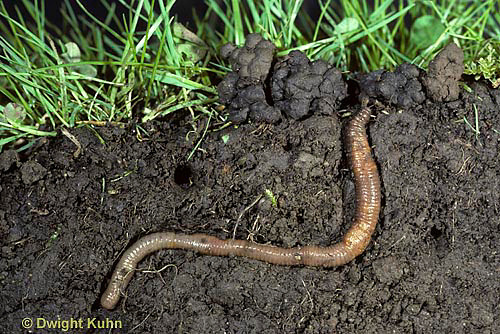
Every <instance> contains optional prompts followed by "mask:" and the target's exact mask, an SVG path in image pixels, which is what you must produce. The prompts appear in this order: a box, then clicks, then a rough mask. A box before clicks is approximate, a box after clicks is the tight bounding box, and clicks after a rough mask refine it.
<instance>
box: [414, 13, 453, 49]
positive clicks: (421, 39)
mask: <svg viewBox="0 0 500 334" xmlns="http://www.w3.org/2000/svg"><path fill="white" fill-rule="evenodd" d="M444 29H445V27H444V25H443V24H442V23H441V21H440V20H439V19H437V18H435V17H434V16H431V15H424V16H421V17H419V18H418V19H416V20H415V23H413V26H412V27H411V32H410V43H412V44H413V45H414V46H415V47H416V48H417V49H425V48H427V47H428V46H430V45H432V44H433V43H434V42H435V41H437V39H438V38H439V36H441V34H442V33H443V31H444Z"/></svg>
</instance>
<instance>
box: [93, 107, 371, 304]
mask: <svg viewBox="0 0 500 334" xmlns="http://www.w3.org/2000/svg"><path fill="white" fill-rule="evenodd" d="M369 119H370V110H369V109H368V108H363V109H362V110H361V111H360V112H359V113H357V114H356V115H355V116H354V117H353V118H352V119H351V120H350V121H349V123H348V125H347V127H346V132H345V137H346V146H347V152H348V153H347V154H348V158H349V164H350V167H351V169H352V171H353V173H354V182H355V189H356V190H355V192H356V213H355V218H354V223H353V225H352V226H351V228H350V229H349V230H348V231H347V233H346V234H345V235H344V237H343V239H342V240H341V241H340V242H339V243H337V244H334V245H332V246H329V247H318V246H304V247H295V248H281V247H274V246H271V245H260V244H256V243H253V242H249V241H246V240H234V239H229V240H221V239H218V238H216V237H213V236H209V235H207V234H192V235H185V234H177V233H173V232H160V233H153V234H149V235H146V236H144V237H142V238H141V239H139V240H138V241H137V242H135V243H134V244H133V245H132V246H131V247H130V248H128V249H127V250H126V251H125V253H124V254H123V255H122V257H121V259H120V261H119V262H118V264H117V265H116V268H115V271H114V272H113V275H112V277H111V281H110V282H109V285H108V287H107V288H106V290H105V291H104V294H103V295H102V297H101V305H102V307H104V308H106V309H113V308H114V307H115V306H116V304H117V303H118V300H119V299H120V294H121V293H122V292H123V291H124V290H125V288H126V287H127V284H128V283H129V281H130V279H131V278H132V276H133V274H134V271H135V269H136V267H137V264H138V263H139V262H140V261H141V260H142V259H143V258H144V257H145V256H146V255H148V254H150V253H152V252H155V251H157V250H159V249H163V248H172V249H174V248H177V249H188V250H194V251H197V252H199V253H202V254H208V255H213V256H225V255H234V256H244V257H247V258H251V259H256V260H260V261H265V262H269V263H273V264H278V265H306V266H323V267H333V266H339V265H342V264H345V263H347V262H349V261H351V260H353V259H354V258H355V257H356V256H358V255H359V254H361V253H362V252H363V251H364V250H365V248H366V247H367V246H368V244H369V242H370V238H371V235H372V233H373V231H374V230H375V226H376V224H377V220H378V215H379V212H380V180H379V176H378V172H377V165H376V164H375V162H374V160H373V158H372V156H371V150H370V146H369V144H368V139H367V136H366V131H365V126H366V124H367V122H368V121H369Z"/></svg>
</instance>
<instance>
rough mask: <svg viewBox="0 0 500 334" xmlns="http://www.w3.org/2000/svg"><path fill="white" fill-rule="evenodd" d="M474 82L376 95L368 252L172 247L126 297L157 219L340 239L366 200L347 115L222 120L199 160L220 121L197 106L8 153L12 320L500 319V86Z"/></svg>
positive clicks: (302, 241) (346, 325)
mask: <svg viewBox="0 0 500 334" xmlns="http://www.w3.org/2000/svg"><path fill="white" fill-rule="evenodd" d="M470 87H471V88H472V93H467V92H466V91H465V90H463V89H462V90H461V93H460V99H459V100H457V101H453V102H439V103H433V102H430V101H428V100H426V101H424V102H423V103H421V104H418V105H416V106H415V107H413V108H408V109H406V110H403V111H402V110H400V109H398V108H396V107H392V106H391V105H385V106H384V105H383V104H378V105H374V106H372V108H373V110H374V111H376V114H377V117H376V118H375V120H374V121H372V122H371V123H370V124H369V127H368V132H369V138H370V141H371V143H372V145H373V151H374V155H375V158H376V161H377V163H378V166H379V171H380V176H381V180H382V187H383V191H382V193H383V208H382V214H381V217H380V223H379V225H378V227H377V231H376V232H375V235H374V237H373V241H372V243H371V245H370V246H369V247H368V249H367V250H366V251H365V253H364V254H362V255H361V256H360V257H358V258H357V259H356V260H355V261H353V262H351V263H349V264H347V265H344V266H341V267H338V268H333V269H323V268H311V267H281V266H275V265H270V264H267V263H262V262H258V261H254V260H248V259H245V258H234V257H211V256H204V255H199V254H196V253H193V252H190V251H175V250H163V251H159V252H157V253H155V254H153V255H151V256H149V257H147V258H146V259H145V260H144V261H142V262H141V263H140V265H139V267H140V268H141V270H147V271H148V272H138V273H136V275H135V277H134V278H133V279H132V281H131V283H130V285H129V287H128V288H127V290H126V294H127V295H128V297H127V298H124V299H122V300H121V302H120V304H119V306H118V307H117V309H116V310H115V311H112V312H109V311H105V310H103V309H102V308H100V306H99V304H98V300H99V297H100V294H101V293H102V291H103V289H104V288H105V285H106V283H107V280H108V279H109V277H110V274H111V271H112V269H113V266H114V264H116V261H117V259H118V257H119V256H120V254H121V252H122V251H123V250H124V249H125V248H126V247H127V246H128V245H130V244H131V243H132V242H133V241H135V240H137V238H139V237H140V236H143V235H145V234H147V233H149V232H156V231H177V232H183V233H195V232H202V233H208V234H210V235H214V236H217V237H220V238H223V239H227V238H232V237H235V238H241V239H250V240H254V241H255V242H259V243H271V244H273V245H279V246H285V247H293V246H298V245H307V244H317V245H328V244H331V243H333V242H337V241H338V240H339V239H340V238H341V235H342V234H343V233H344V232H345V231H346V229H347V228H348V226H349V225H350V222H351V219H352V217H353V210H354V185H353V182H352V177H351V173H350V171H349V170H347V169H346V168H345V167H346V163H345V152H344V151H343V142H342V131H341V130H342V125H343V123H344V122H345V121H344V120H343V119H340V116H338V115H339V114H338V113H335V114H333V115H316V114H314V115H312V116H310V117H307V118H305V119H303V120H301V121H297V120H293V119H286V118H283V119H282V120H281V121H280V122H278V123H276V124H274V125H258V124H257V125H253V124H242V125H239V126H237V127H229V128H226V129H224V130H220V131H217V127H218V125H217V124H210V125H209V131H208V132H207V135H206V137H205V138H204V139H203V141H202V142H201V145H200V146H199V148H198V149H197V150H196V151H195V152H194V154H193V155H192V158H191V159H190V160H187V157H188V156H189V155H190V153H191V151H192V149H193V147H194V144H196V143H197V142H198V141H199V140H200V139H201V136H202V134H203V131H204V130H205V127H206V124H205V123H203V124H197V131H191V130H192V128H191V127H190V125H189V124H188V122H187V121H188V120H189V116H188V115H186V117H185V120H183V119H177V120H171V121H170V122H165V123H149V124H146V125H142V127H143V128H144V129H145V130H146V132H147V133H145V132H143V131H141V132H140V133H138V132H137V128H135V127H134V126H132V125H131V126H130V127H129V128H127V129H119V128H96V129H89V128H80V129H73V130H71V132H72V134H73V135H75V136H76V138H77V139H78V141H79V142H80V143H81V145H82V147H83V149H82V153H81V154H80V155H79V156H78V157H76V158H75V157H74V153H75V151H76V146H75V145H74V144H73V143H72V142H71V141H70V140H69V139H68V138H67V137H66V136H63V135H61V136H59V137H57V138H54V139H50V140H48V141H46V142H41V143H39V144H38V145H36V147H34V148H33V150H32V152H31V154H29V155H28V156H18V155H17V154H16V153H15V152H13V151H5V152H4V153H2V154H1V155H0V182H1V183H0V196H1V197H0V240H1V261H0V285H1V286H2V289H1V292H0V301H1V302H0V332H1V333H18V332H23V329H22V320H23V319H24V318H30V319H33V320H34V321H35V326H34V327H33V328H32V329H31V331H30V332H36V333H45V332H51V333H60V332H63V331H62V327H60V328H59V329H57V330H55V329H50V330H49V329H48V328H47V326H48V325H47V323H44V321H43V320H38V325H39V326H38V327H37V323H36V322H37V318H42V319H45V320H47V321H48V320H52V321H57V320H60V322H59V323H58V324H59V326H64V322H63V321H64V320H70V319H75V320H77V321H78V319H83V321H82V326H81V328H78V326H76V325H75V326H76V328H73V329H72V330H70V332H87V333H97V332H103V333H104V332H106V333H107V332H108V330H104V329H93V328H88V327H89V326H90V327H92V324H94V325H98V323H97V320H106V319H112V320H120V321H121V324H122V326H123V329H122V330H118V331H116V332H138V333H142V332H143V333H259V334H263V333H499V332H500V319H499V308H498V305H499V304H500V300H499V293H498V291H500V283H499V280H498V276H499V274H500V273H499V269H500V267H499V244H500V239H499V236H500V231H499V226H500V195H499V189H500V164H498V161H499V159H500V133H499V132H500V125H499V124H500V112H499V110H500V92H499V91H498V90H490V89H489V88H487V87H486V86H484V85H481V84H470ZM347 109H349V111H353V112H354V111H355V110H356V109H355V108H354V107H348V108H347ZM475 110H477V116H478V126H479V132H480V133H478V134H476V133H474V131H472V129H471V128H470V127H469V126H467V125H466V124H465V123H464V117H465V118H466V119H467V120H468V122H469V123H470V124H471V125H472V126H475ZM223 136H228V141H227V142H224V140H223V138H225V139H226V137H223ZM266 190H268V191H271V192H272V193H273V194H274V196H275V198H276V200H277V206H276V207H275V206H273V205H272V203H271V200H270V197H269V196H267V195H266ZM93 318H96V320H94V322H91V324H88V323H87V321H88V319H93ZM43 325H45V327H44V326H43ZM75 326H74V327H75ZM26 332H28V330H26ZM113 332H115V331H113Z"/></svg>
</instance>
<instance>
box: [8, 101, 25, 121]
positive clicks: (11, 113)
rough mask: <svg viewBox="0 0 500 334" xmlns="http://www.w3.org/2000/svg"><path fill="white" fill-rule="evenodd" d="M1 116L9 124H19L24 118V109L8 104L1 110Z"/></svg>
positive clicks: (14, 104) (20, 106)
mask: <svg viewBox="0 0 500 334" xmlns="http://www.w3.org/2000/svg"><path fill="white" fill-rule="evenodd" d="M3 115H4V117H5V119H6V120H7V121H8V122H9V123H15V124H21V123H22V122H23V121H24V119H25V118H26V109H24V107H23V106H22V105H20V104H17V103H8V104H7V105H6V106H5V108H3Z"/></svg>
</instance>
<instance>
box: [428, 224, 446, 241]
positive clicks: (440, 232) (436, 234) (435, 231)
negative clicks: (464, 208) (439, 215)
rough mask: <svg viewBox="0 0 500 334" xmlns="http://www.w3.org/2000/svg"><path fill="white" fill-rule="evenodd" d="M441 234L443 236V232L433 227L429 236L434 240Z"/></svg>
mask: <svg viewBox="0 0 500 334" xmlns="http://www.w3.org/2000/svg"><path fill="white" fill-rule="evenodd" d="M442 234H443V231H441V230H440V229H438V228H437V227H436V226H433V227H432V228H431V235H432V236H433V237H434V239H438V238H439V237H440V236H441V235H442Z"/></svg>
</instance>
